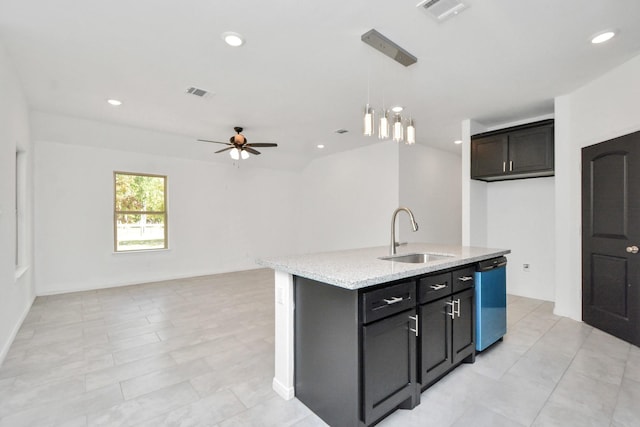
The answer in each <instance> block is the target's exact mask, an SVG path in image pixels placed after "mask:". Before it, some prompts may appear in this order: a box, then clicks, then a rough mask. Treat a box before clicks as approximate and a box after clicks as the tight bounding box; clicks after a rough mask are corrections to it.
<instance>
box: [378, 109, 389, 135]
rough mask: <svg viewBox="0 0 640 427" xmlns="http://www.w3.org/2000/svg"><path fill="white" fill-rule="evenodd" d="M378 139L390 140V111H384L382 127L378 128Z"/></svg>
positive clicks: (381, 121)
mask: <svg viewBox="0 0 640 427" xmlns="http://www.w3.org/2000/svg"><path fill="white" fill-rule="evenodd" d="M378 138H379V139H389V110H384V111H383V112H382V115H381V116H380V126H378Z"/></svg>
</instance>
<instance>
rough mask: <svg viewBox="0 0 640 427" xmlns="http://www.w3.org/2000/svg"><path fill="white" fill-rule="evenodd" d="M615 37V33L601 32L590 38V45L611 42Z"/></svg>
mask: <svg viewBox="0 0 640 427" xmlns="http://www.w3.org/2000/svg"><path fill="white" fill-rule="evenodd" d="M615 35H616V33H615V32H614V31H603V32H600V33H598V34H596V35H595V36H593V37H592V38H591V43H593V44H600V43H604V42H606V41H608V40H611V39H612V38H613V36H615Z"/></svg>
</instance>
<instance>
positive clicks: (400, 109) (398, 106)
mask: <svg viewBox="0 0 640 427" xmlns="http://www.w3.org/2000/svg"><path fill="white" fill-rule="evenodd" d="M402 110H404V108H402V106H400V105H396V106H395V107H391V111H393V112H394V113H399V112H401V111H402Z"/></svg>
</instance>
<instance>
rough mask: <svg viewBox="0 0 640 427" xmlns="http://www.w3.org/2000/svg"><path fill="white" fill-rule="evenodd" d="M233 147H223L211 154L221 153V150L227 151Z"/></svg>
mask: <svg viewBox="0 0 640 427" xmlns="http://www.w3.org/2000/svg"><path fill="white" fill-rule="evenodd" d="M234 148H236V147H227V148H223V149H222V150H218V151H216V152H215V153H213V154H218V153H223V152H225V151H228V150H233V149H234Z"/></svg>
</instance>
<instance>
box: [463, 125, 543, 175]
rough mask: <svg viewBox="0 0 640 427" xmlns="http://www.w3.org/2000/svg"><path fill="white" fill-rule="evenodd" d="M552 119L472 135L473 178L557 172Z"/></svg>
mask: <svg viewBox="0 0 640 427" xmlns="http://www.w3.org/2000/svg"><path fill="white" fill-rule="evenodd" d="M553 123H554V121H553V120H543V121H540V122H534V123H528V124H525V125H520V126H514V127H511V128H507V129H501V130H496V131H491V132H485V133H481V134H478V135H474V136H472V137H471V178H472V179H478V180H482V181H500V180H506V179H520V178H533V177H540V176H552V175H553V174H554V152H553V150H554V138H553V136H554V135H553V131H554V130H553Z"/></svg>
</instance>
